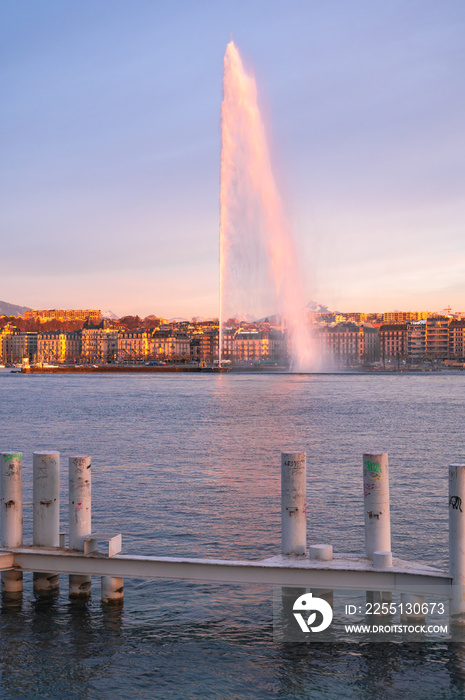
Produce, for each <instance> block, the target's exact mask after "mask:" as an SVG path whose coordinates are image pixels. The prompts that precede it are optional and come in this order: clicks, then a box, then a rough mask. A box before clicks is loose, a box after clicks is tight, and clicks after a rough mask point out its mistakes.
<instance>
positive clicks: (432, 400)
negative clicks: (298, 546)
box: [0, 374, 465, 698]
mask: <svg viewBox="0 0 465 700" xmlns="http://www.w3.org/2000/svg"><path fill="white" fill-rule="evenodd" d="M464 394H465V377H464V376H463V375H454V376H450V375H447V374H437V375H429V376H420V375H417V376H405V375H397V376H371V375H369V376H364V375H324V376H316V375H314V376H304V375H299V376H295V375H294V376H293V375H262V376H252V375H218V376H214V375H211V376H195V375H192V376H189V377H186V376H179V377H178V376H175V375H173V376H170V377H168V376H157V375H147V376H135V377H133V376H126V377H124V376H102V377H95V376H85V375H84V376H79V377H78V376H60V377H54V376H46V375H43V376H24V377H23V376H21V375H11V374H0V397H1V403H0V425H1V442H2V443H3V448H2V449H5V448H7V449H10V448H14V449H17V450H21V451H23V453H24V470H25V475H24V481H25V494H24V496H25V500H26V501H30V500H32V452H33V450H39V449H49V448H56V449H59V450H60V451H61V453H62V460H63V461H62V465H63V468H62V484H61V485H62V518H61V520H62V526H63V528H64V529H67V527H66V519H67V512H66V511H67V473H66V472H67V469H66V464H67V457H68V455H70V454H72V453H76V452H78V453H79V452H81V453H88V454H91V455H92V457H93V476H92V479H93V485H92V490H93V527H94V529H96V530H97V529H104V530H116V531H121V532H122V533H123V551H124V552H132V553H145V554H159V555H167V556H169V555H173V556H178V555H179V556H182V555H186V556H187V555H190V556H212V557H228V558H229V557H231V558H247V557H249V558H254V559H259V558H262V557H264V556H269V555H271V554H274V553H276V552H277V551H279V548H280V542H279V539H280V508H279V492H280V483H279V479H280V452H281V451H287V450H295V449H298V450H305V451H306V452H307V465H308V513H309V524H308V537H309V543H312V542H319V541H325V542H331V543H333V545H334V550H335V551H336V552H338V551H339V552H340V551H351V552H356V551H361V550H362V549H363V542H364V540H363V517H362V516H363V513H362V493H361V490H362V484H361V481H362V479H361V472H362V469H361V456H362V453H363V452H364V451H370V450H372V449H386V450H388V452H389V461H390V474H391V517H392V535H393V550H394V552H395V553H396V554H397V555H399V556H402V557H416V558H418V559H420V560H422V561H425V562H427V563H434V564H436V565H441V566H447V468H446V467H447V464H448V463H449V462H453V461H460V460H463V459H464V457H465V444H464V442H465V441H464V437H463V421H462V417H463V401H464ZM31 518H32V509H31V508H26V510H25V518H24V520H25V539H26V541H30V540H31V536H32V522H31ZM420 524H421V525H420ZM92 585H93V598H92V599H91V601H89V602H84V603H83V602H79V601H75V602H70V601H69V600H68V598H67V580H66V577H62V581H61V586H62V588H61V592H60V595H59V596H58V598H56V599H55V600H54V601H53V602H47V601H43V600H36V599H35V598H34V596H33V594H32V577H31V576H30V575H26V576H25V582H24V595H23V601H22V605H21V607H20V608H18V605H17V604H16V606H14V605H13V604H11V605H10V604H9V603H8V604H5V602H4V604H3V605H2V610H1V615H0V632H1V635H0V664H1V670H2V696H3V697H39V696H42V697H43V696H46V695H49V696H50V697H68V698H74V697H76V698H83V697H86V698H94V697H95V698H97V697H99V698H102V697H121V698H126V697H128V696H129V695H134V696H136V697H142V698H143V697H147V698H151V697H155V696H156V697H160V698H163V697H167V698H171V697H180V696H182V695H185V696H187V697H193V698H197V697H198V698H208V697H226V698H229V697H235V698H248V697H257V698H269V697H281V698H291V697H311V698H319V697H322V698H323V697H324V698H326V697H328V698H329V697H331V698H332V697H334V698H336V697H337V698H345V697H347V698H371V697H374V696H375V695H376V696H378V697H383V698H384V697H386V698H397V697H399V696H403V697H405V698H409V697H412V698H429V697H432V695H431V692H432V688H434V694H433V696H434V697H441V698H454V697H463V693H464V678H465V670H464V669H465V661H464V658H463V647H462V645H457V644H422V645H420V644H418V645H413V644H410V645H406V644H392V645H381V644H366V645H350V644H344V645H342V644H338V645H336V644H335V645H316V644H311V645H308V646H307V645H302V644H300V645H292V644H284V645H279V644H276V643H274V642H273V637H272V589H271V587H266V586H219V585H208V584H192V583H189V582H175V583H173V582H166V581H135V580H126V581H125V604H124V607H123V609H122V610H114V609H110V610H107V609H105V608H103V607H102V606H101V604H100V600H99V595H100V590H99V580H98V579H93V582H92Z"/></svg>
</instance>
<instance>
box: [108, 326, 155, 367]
mask: <svg viewBox="0 0 465 700" xmlns="http://www.w3.org/2000/svg"><path fill="white" fill-rule="evenodd" d="M150 345H151V333H150V331H146V330H138V331H120V332H119V333H118V339H117V351H116V354H117V359H118V362H137V361H141V360H146V359H147V358H148V357H149V355H150Z"/></svg>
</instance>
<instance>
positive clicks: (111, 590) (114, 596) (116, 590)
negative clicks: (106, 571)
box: [101, 576, 124, 605]
mask: <svg viewBox="0 0 465 700" xmlns="http://www.w3.org/2000/svg"><path fill="white" fill-rule="evenodd" d="M101 595H102V603H105V604H106V605H122V604H123V599H124V580H123V579H122V578H119V577H116V576H102V594H101Z"/></svg>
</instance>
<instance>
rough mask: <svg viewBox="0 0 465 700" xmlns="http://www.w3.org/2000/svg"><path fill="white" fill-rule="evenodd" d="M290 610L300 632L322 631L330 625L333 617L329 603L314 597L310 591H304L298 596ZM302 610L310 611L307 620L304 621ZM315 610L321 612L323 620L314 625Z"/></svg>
mask: <svg viewBox="0 0 465 700" xmlns="http://www.w3.org/2000/svg"><path fill="white" fill-rule="evenodd" d="M292 610H293V613H294V617H295V619H296V620H297V622H298V623H299V627H300V629H301V630H302V632H322V631H323V630H325V629H327V627H329V626H330V624H331V622H332V619H333V610H332V608H331V606H330V604H329V603H327V602H326V600H323V598H314V597H313V594H312V593H304V595H301V596H299V597H298V598H297V600H296V601H295V603H294V605H293V607H292ZM302 612H304V613H307V614H308V613H310V614H309V615H308V617H307V621H305V619H304V616H303V615H302ZM317 612H319V613H321V615H322V616H323V621H322V622H321V623H320V624H319V625H317V626H316V627H315V626H314V622H315V621H316V618H317Z"/></svg>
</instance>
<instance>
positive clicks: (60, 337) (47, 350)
mask: <svg viewBox="0 0 465 700" xmlns="http://www.w3.org/2000/svg"><path fill="white" fill-rule="evenodd" d="M81 349H82V338H81V333H80V331H76V332H73V333H66V332H63V331H47V332H46V333H38V334H37V355H36V361H37V362H48V363H52V362H75V361H76V360H77V359H79V358H80V356H81Z"/></svg>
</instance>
